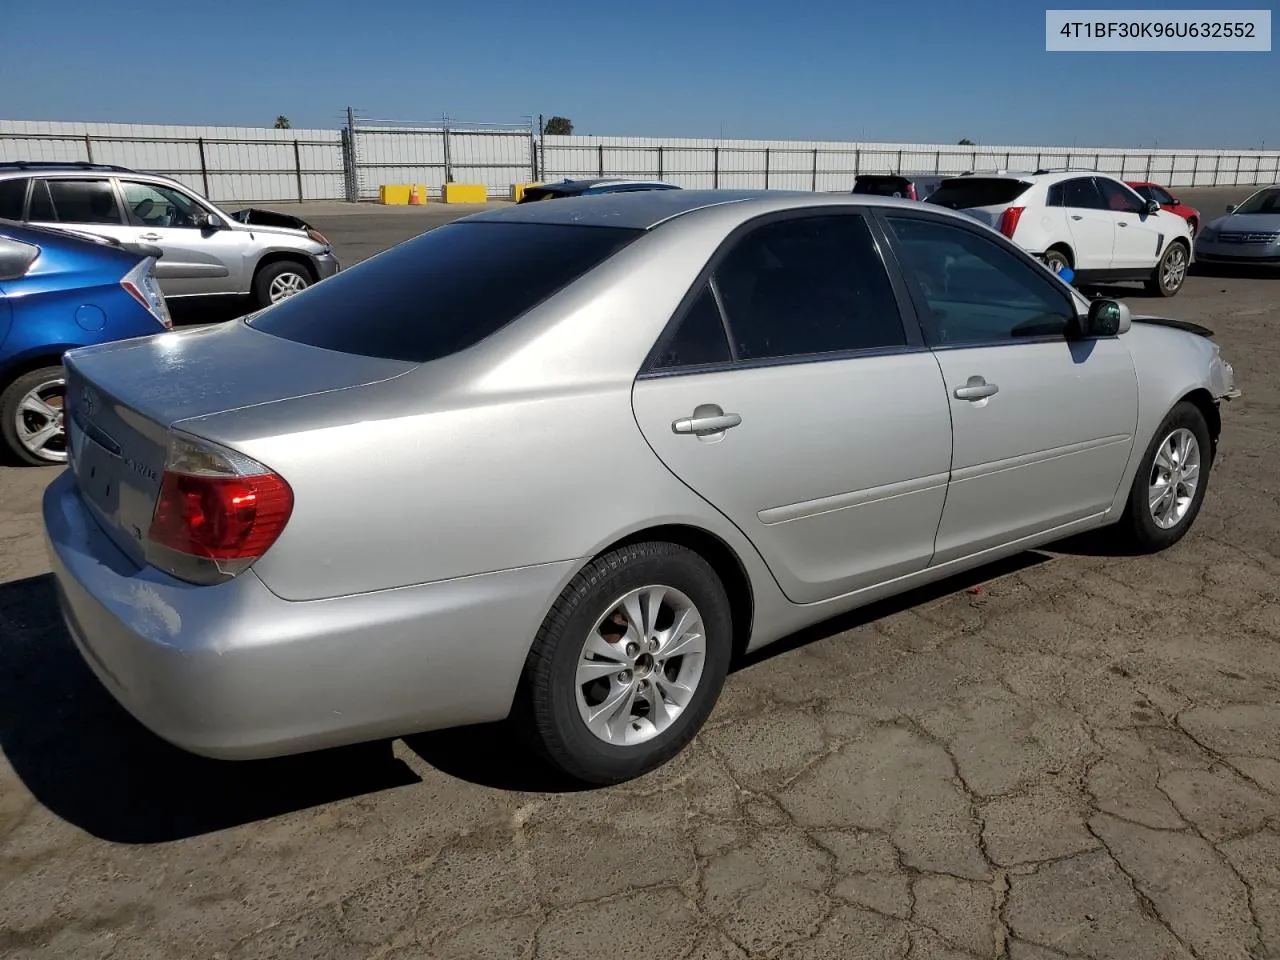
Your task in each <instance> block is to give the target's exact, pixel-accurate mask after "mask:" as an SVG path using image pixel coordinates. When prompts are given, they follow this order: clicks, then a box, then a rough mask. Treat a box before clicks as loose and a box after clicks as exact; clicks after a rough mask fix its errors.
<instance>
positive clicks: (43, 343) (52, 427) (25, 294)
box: [0, 220, 173, 466]
mask: <svg viewBox="0 0 1280 960" xmlns="http://www.w3.org/2000/svg"><path fill="white" fill-rule="evenodd" d="M158 254H159V251H157V250H155V249H154V248H147V247H138V246H129V245H124V244H120V243H116V242H113V241H108V240H102V239H100V238H93V237H90V236H87V235H79V234H72V233H70V232H66V231H62V230H49V229H44V228H40V227H29V226H24V225H22V224H18V223H14V222H13V221H12V220H0V440H3V450H2V451H0V452H2V453H5V454H8V456H7V457H5V458H4V459H8V460H10V461H16V462H18V463H22V464H33V465H37V466H39V465H46V464H59V463H65V462H66V460H67V440H66V433H65V431H64V429H63V419H62V418H63V408H64V406H65V401H66V398H65V393H66V388H65V380H64V379H63V372H62V355H63V353H65V352H66V351H67V350H69V349H71V348H73V347H84V346H89V345H90V344H95V343H105V342H107V341H109V340H124V339H128V338H130V337H142V336H148V335H150V334H155V333H161V332H163V331H164V330H167V329H169V328H171V327H172V326H173V321H172V320H171V319H170V317H169V310H168V307H167V306H166V305H165V301H164V297H163V296H162V295H161V294H160V288H159V286H158V285H157V283H156V278H155V266H156V259H157V256H158Z"/></svg>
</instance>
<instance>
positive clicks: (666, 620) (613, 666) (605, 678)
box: [574, 585, 707, 746]
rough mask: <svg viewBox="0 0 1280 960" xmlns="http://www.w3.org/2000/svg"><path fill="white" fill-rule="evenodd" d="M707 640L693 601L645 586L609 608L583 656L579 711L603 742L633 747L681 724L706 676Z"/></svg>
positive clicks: (579, 672) (670, 589) (577, 681)
mask: <svg viewBox="0 0 1280 960" xmlns="http://www.w3.org/2000/svg"><path fill="white" fill-rule="evenodd" d="M706 653H707V639H706V635H705V632H704V627H703V623H702V615H701V614H700V613H699V612H698V608H697V607H696V606H694V604H693V601H692V600H690V599H689V598H688V597H687V596H685V595H684V594H683V593H681V592H680V591H679V590H676V589H674V588H673V587H666V586H658V585H653V586H645V587H640V588H637V589H635V590H631V591H629V592H628V593H627V594H625V595H624V596H622V597H621V598H619V599H618V600H617V601H616V602H615V603H613V604H611V605H610V607H609V609H608V610H607V612H606V613H605V614H604V615H603V616H602V617H600V618H599V619H598V620H597V621H596V623H595V625H594V626H593V627H592V629H591V631H590V633H588V635H587V638H586V640H585V641H584V643H583V646H582V652H581V654H580V655H579V658H578V665H577V674H576V677H575V683H574V686H575V689H576V693H577V702H578V714H579V716H580V717H581V718H582V722H583V723H584V724H585V725H586V727H587V729H588V730H590V731H591V733H592V734H594V735H595V736H596V737H597V738H598V739H600V740H603V741H604V742H605V743H610V744H614V745H616V746H632V745H634V744H639V743H644V742H645V741H647V740H651V739H652V738H654V737H656V736H658V735H659V734H661V733H663V732H664V731H666V730H667V729H669V728H670V727H671V725H672V724H674V723H675V722H676V720H677V719H679V717H680V715H681V714H682V713H683V712H684V710H685V708H686V707H687V706H688V705H689V704H690V702H691V701H692V700H693V697H694V694H695V693H696V692H697V690H698V683H699V682H700V681H701V679H702V673H703V666H704V663H705V661H706Z"/></svg>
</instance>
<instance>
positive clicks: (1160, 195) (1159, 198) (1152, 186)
mask: <svg viewBox="0 0 1280 960" xmlns="http://www.w3.org/2000/svg"><path fill="white" fill-rule="evenodd" d="M1128 184H1129V186H1131V187H1133V189H1135V190H1137V191H1138V193H1140V194H1141V195H1142V198H1143V199H1144V200H1154V201H1155V202H1156V203H1158V204H1160V208H1161V209H1162V210H1168V211H1169V212H1170V213H1176V214H1177V215H1178V216H1180V217H1181V218H1182V219H1183V220H1185V221H1187V228H1188V229H1189V230H1190V231H1191V239H1193V240H1194V239H1195V236H1196V231H1197V230H1199V229H1200V211H1199V210H1197V209H1196V208H1195V207H1189V206H1187V205H1186V204H1185V203H1183V202H1182V201H1181V200H1179V199H1178V198H1177V197H1175V196H1174V195H1173V194H1171V193H1170V192H1169V191H1168V190H1166V189H1165V188H1164V187H1162V186H1160V184H1158V183H1148V182H1147V181H1145V180H1129V181H1128Z"/></svg>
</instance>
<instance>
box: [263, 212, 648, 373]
mask: <svg viewBox="0 0 1280 960" xmlns="http://www.w3.org/2000/svg"><path fill="white" fill-rule="evenodd" d="M643 232H644V231H642V230H631V229H623V228H619V227H595V226H580V225H563V224H543V223H500V222H499V223H484V222H478V223H477V222H472V223H451V224H447V225H445V226H443V227H437V228H436V229H434V230H431V231H429V232H428V233H425V234H423V235H422V236H420V237H417V238H415V239H413V240H409V241H406V242H405V243H402V244H400V245H399V246H397V247H392V248H391V249H390V250H388V251H386V252H385V253H382V254H379V255H378V256H376V257H373V258H371V259H369V260H365V261H364V262H362V263H358V264H356V265H355V266H354V267H351V268H350V269H348V270H343V271H341V272H339V273H337V274H335V275H334V276H332V277H330V278H329V279H328V280H326V281H325V282H324V283H321V284H316V285H315V286H313V287H311V288H309V289H308V290H305V291H303V292H302V293H300V294H297V295H296V296H292V297H289V298H288V299H287V300H282V301H281V302H279V303H277V304H276V305H275V306H273V307H270V308H268V309H267V310H265V311H263V312H262V313H260V314H258V315H257V316H255V317H254V318H253V319H251V320H250V321H249V324H250V325H251V326H252V327H253V328H254V329H256V330H261V331H263V332H264V333H269V334H272V335H274V336H277V337H283V338H284V339H286V340H293V341H296V342H298V343H305V344H309V345H310V346H313V347H321V348H323V349H326V350H337V351H340V352H342V353H352V354H359V355H361V356H366V357H383V358H386V359H390V360H405V361H408V362H411V363H426V362H427V361H430V360H435V359H438V358H440V357H444V356H448V355H449V354H451V353H456V352H457V351H459V350H464V349H466V348H467V347H470V346H474V345H475V344H477V343H479V342H480V341H481V340H483V339H484V338H485V337H488V336H490V335H491V334H493V333H496V332H497V331H498V330H500V329H501V328H502V327H505V326H506V325H507V324H509V323H511V322H512V321H513V320H515V319H516V318H517V317H519V316H520V315H521V314H523V313H525V312H527V311H528V310H530V309H531V308H533V307H535V306H537V305H538V304H539V303H541V302H542V301H543V300H545V299H547V298H548V297H550V296H551V295H552V294H554V293H556V292H557V291H558V290H560V289H561V288H563V287H565V286H567V285H568V284H570V283H572V282H573V281H574V280H576V279H578V278H579V277H581V276H582V275H583V274H585V273H586V272H587V271H589V270H591V269H592V268H594V267H596V266H598V265H599V264H601V263H602V262H604V261H605V260H607V259H608V258H609V257H611V256H613V255H614V254H615V253H617V252H618V251H619V250H621V249H622V248H623V247H625V246H626V245H627V244H629V243H631V242H632V241H633V240H635V239H636V238H637V237H639V236H641V235H642V234H643Z"/></svg>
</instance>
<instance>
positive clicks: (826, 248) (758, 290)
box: [715, 215, 906, 360]
mask: <svg viewBox="0 0 1280 960" xmlns="http://www.w3.org/2000/svg"><path fill="white" fill-rule="evenodd" d="M715 279H716V285H717V288H718V290H719V293H720V296H721V301H722V304H723V306H724V310H725V314H726V316H727V318H728V323H729V330H730V333H731V335H732V337H733V340H734V347H735V349H736V353H737V355H738V359H739V360H763V359H776V358H782V357H794V356H806V355H811V354H824V353H836V352H843V351H850V350H870V349H878V348H885V347H895V346H903V345H904V344H905V343H906V334H905V332H904V331H903V327H902V320H901V316H900V314H899V312H898V304H897V300H896V299H895V298H894V295H893V288H892V286H891V285H890V282H889V276H888V274H887V273H886V271H885V267H884V263H883V262H882V261H881V259H880V254H879V251H878V250H877V249H876V246H875V241H874V240H873V238H872V236H871V231H870V229H869V228H868V226H867V223H866V220H864V219H863V217H862V216H860V215H840V216H814V217H799V218H796V219H787V220H775V221H773V222H771V223H767V224H765V225H763V226H760V227H757V228H755V229H753V230H751V231H750V232H749V233H747V234H746V235H745V236H743V237H742V238H741V239H740V240H739V241H737V242H736V243H735V244H734V247H733V248H732V249H731V250H730V251H729V253H728V254H727V256H726V257H725V259H724V260H723V261H722V262H721V264H720V265H719V267H718V268H717V269H716V273H715Z"/></svg>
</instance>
